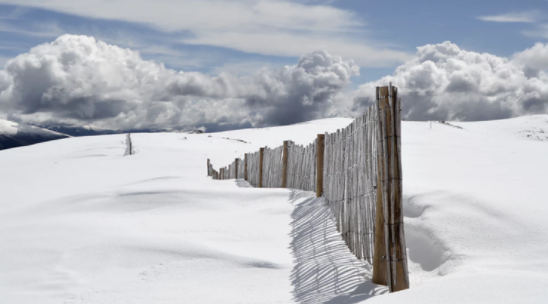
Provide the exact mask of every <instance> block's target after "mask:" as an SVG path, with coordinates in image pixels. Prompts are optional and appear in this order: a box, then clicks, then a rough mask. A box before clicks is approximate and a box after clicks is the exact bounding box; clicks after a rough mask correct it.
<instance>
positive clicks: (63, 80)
mask: <svg viewBox="0 0 548 304" xmlns="http://www.w3.org/2000/svg"><path fill="white" fill-rule="evenodd" d="M547 69H548V45H544V44H541V43H538V44H536V45H535V46H533V47H531V48H530V49H526V50H524V51H523V52H519V53H516V54H514V56H512V57H511V58H504V57H498V56H494V55H491V54H486V53H483V54H480V53H475V52H469V51H465V50H462V49H460V48H459V47H458V46H457V45H455V44H452V43H450V42H444V43H441V44H435V45H430V44H429V45H425V46H422V47H419V48H418V51H417V53H416V55H415V56H414V58H413V59H412V60H409V61H407V62H406V63H405V64H403V65H401V66H399V67H398V68H397V69H396V71H395V72H394V74H393V75H391V76H386V77H383V78H381V79H379V80H377V81H373V82H369V83H366V84H363V85H361V86H359V87H358V89H357V90H355V91H351V90H349V84H350V83H351V78H352V77H353V76H356V75H358V74H359V67H358V66H357V65H356V64H355V63H354V62H353V61H352V60H343V59H342V58H341V57H339V56H334V55H331V54H329V53H327V52H326V51H316V52H312V53H309V54H306V55H303V56H302V57H301V58H300V59H299V60H298V62H297V63H296V64H295V65H291V66H285V67H281V68H278V69H262V70H259V71H257V72H256V73H255V74H253V75H252V76H245V77H238V76H235V75H231V74H228V73H221V74H219V75H217V76H210V75H206V74H202V73H197V72H183V71H175V70H171V69H167V68H165V67H164V66H163V64H161V63H157V62H154V61H147V60H143V59H142V58H141V57H140V55H139V53H137V52H135V51H132V50H130V49H123V48H120V47H117V46H114V45H109V44H106V43H104V42H101V41H97V40H95V39H94V38H93V37H87V36H73V35H63V36H61V37H59V38H58V39H56V40H55V41H53V42H52V43H46V44H43V45H39V46H37V47H35V48H33V49H31V50H30V51H29V52H28V53H24V54H21V55H19V56H17V57H16V58H13V59H10V60H8V61H7V62H6V64H5V68H4V69H3V70H0V109H1V110H0V116H1V117H3V118H8V119H11V120H15V121H18V122H26V123H35V124H41V125H60V124H72V125H79V126H82V125H94V126H98V127H104V128H117V129H150V128H170V127H185V126H187V127H200V126H205V127H206V128H207V129H208V130H209V131H217V130H225V129H234V128H241V127H251V126H253V127H260V126H270V125H284V124H291V123H297V122H302V121H307V120H312V119H317V118H324V117H332V116H355V115H358V114H360V113H361V112H363V111H364V110H365V108H366V107H367V106H368V105H371V104H373V103H374V92H375V87H376V86H384V85H387V84H388V83H389V82H392V83H393V84H394V85H396V86H397V87H398V88H399V90H400V96H401V97H402V99H403V103H402V104H403V117H404V118H405V119H411V120H490V119H502V118H509V117H515V116H521V115H528V114H539V113H546V112H548V75H547V72H546V70H547Z"/></svg>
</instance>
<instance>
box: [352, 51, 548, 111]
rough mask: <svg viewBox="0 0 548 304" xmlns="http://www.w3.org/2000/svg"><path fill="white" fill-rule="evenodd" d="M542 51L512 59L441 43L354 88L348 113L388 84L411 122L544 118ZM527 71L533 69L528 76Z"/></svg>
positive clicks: (546, 56) (546, 91)
mask: <svg viewBox="0 0 548 304" xmlns="http://www.w3.org/2000/svg"><path fill="white" fill-rule="evenodd" d="M547 49H548V46H546V45H542V44H537V45H535V47H533V48H531V49H528V50H525V51H524V52H521V53H517V54H515V55H514V57H513V58H512V59H507V58H504V57H497V56H494V55H491V54H486V53H483V54H480V53H475V52H468V51H464V50H461V49H460V48H459V47H458V46H457V45H455V44H452V43H450V42H444V43H442V44H436V45H430V44H429V45H425V46H422V47H419V48H418V52H417V54H416V56H415V58H414V59H413V60H410V61H408V62H406V63H405V64H403V65H401V66H399V67H398V68H397V69H396V71H395V73H394V75H392V76H386V77H384V78H382V79H380V80H378V81H375V82H369V83H366V84H364V85H362V86H360V87H359V90H358V91H357V92H355V94H354V109H353V110H354V111H356V112H359V111H361V110H363V109H364V107H365V106H367V105H369V104H371V103H373V101H374V96H373V94H374V92H375V87H376V86H384V85H387V84H388V82H392V83H393V84H394V85H396V86H397V87H398V88H399V92H400V95H401V97H402V104H403V110H402V111H403V115H404V116H405V117H406V118H408V119H413V120H432V119H435V120H489V119H501V118H508V117H514V116H520V115H526V114H534V113H546V112H548V75H547V74H546V72H545V71H543V70H542V69H545V68H546V67H547V66H548V65H547V64H548V52H547ZM531 67H537V69H536V70H531Z"/></svg>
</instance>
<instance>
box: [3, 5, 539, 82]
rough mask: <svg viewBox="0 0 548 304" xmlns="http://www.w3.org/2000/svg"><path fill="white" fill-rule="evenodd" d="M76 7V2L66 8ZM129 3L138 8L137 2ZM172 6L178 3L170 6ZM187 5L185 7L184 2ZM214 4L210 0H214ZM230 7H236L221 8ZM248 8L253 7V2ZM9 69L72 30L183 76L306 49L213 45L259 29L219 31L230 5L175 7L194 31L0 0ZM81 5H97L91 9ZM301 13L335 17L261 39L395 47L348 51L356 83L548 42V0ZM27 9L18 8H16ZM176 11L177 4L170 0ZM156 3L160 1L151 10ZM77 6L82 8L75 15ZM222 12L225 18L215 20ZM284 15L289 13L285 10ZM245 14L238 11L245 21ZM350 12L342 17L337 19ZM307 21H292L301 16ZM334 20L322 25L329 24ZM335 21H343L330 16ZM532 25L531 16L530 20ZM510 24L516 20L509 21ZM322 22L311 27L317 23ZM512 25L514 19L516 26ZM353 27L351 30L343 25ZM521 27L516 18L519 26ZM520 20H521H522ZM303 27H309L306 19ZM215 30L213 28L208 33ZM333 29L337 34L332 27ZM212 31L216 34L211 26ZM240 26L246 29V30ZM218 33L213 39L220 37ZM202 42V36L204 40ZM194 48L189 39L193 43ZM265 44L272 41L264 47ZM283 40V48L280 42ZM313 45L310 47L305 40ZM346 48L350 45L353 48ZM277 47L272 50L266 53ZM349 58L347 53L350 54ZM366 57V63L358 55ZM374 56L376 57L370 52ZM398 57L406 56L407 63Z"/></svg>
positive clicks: (276, 61)
mask: <svg viewBox="0 0 548 304" xmlns="http://www.w3.org/2000/svg"><path fill="white" fill-rule="evenodd" d="M70 2H75V3H76V4H74V5H67V4H66V3H70ZM111 2H120V5H121V7H123V5H131V3H132V2H131V1H124V0H122V1H111ZM168 2H169V1H168ZM179 2H181V3H184V2H185V1H179ZM205 2H208V1H205ZM222 2H224V3H227V1H222ZM239 2H240V3H243V5H244V6H245V5H248V6H252V5H253V2H254V1H251V2H250V1H239ZM246 2H248V3H246ZM0 3H2V4H0V41H2V43H1V45H0V62H2V63H3V62H5V61H6V60H7V59H8V58H11V57H14V56H16V55H17V54H19V53H24V52H27V51H28V49H30V48H31V47H34V46H36V45H38V44H41V43H45V42H50V41H52V40H54V39H55V38H56V37H57V36H59V35H61V34H64V33H71V34H84V35H91V36H95V37H96V38H98V39H101V40H104V41H106V42H108V43H111V44H115V45H118V46H122V47H128V48H131V49H134V50H138V51H139V52H140V53H141V55H142V56H143V58H145V59H151V60H156V61H159V62H164V63H165V65H166V67H169V68H173V69H177V70H193V71H199V72H204V73H208V74H212V75H215V74H218V73H219V72H220V71H228V72H232V73H237V74H247V73H252V72H254V71H256V70H257V69H258V68H260V67H275V66H280V65H288V64H295V62H296V61H297V59H298V57H299V56H300V55H301V54H298V51H299V50H298V49H296V50H293V51H288V52H284V51H280V50H273V51H271V52H269V51H265V50H264V48H256V49H255V48H254V47H248V46H246V47H240V46H239V45H238V44H239V43H238V39H246V38H245V36H243V37H242V38H234V39H230V38H229V39H227V41H225V42H222V43H211V40H214V39H216V38H219V37H220V36H223V31H226V32H231V33H242V32H243V33H248V32H249V31H248V29H247V28H246V27H252V26H256V24H257V22H256V21H254V20H251V21H249V22H247V23H246V22H242V23H241V24H238V25H236V26H234V27H233V28H227V29H226V30H223V26H224V24H214V23H215V20H210V21H207V19H208V18H212V19H215V18H217V17H216V16H218V14H223V12H222V10H223V7H222V5H216V4H215V3H211V4H210V5H209V7H206V8H203V7H193V6H192V5H189V10H192V9H194V10H195V12H192V11H187V9H186V8H185V5H184V4H183V5H179V6H176V7H174V10H177V9H179V10H185V11H187V12H186V13H184V14H183V13H182V14H181V18H185V16H187V14H195V15H196V16H199V19H201V20H205V21H203V22H202V24H200V25H199V26H198V27H197V30H194V29H193V26H192V23H190V24H188V23H184V22H182V23H177V22H176V21H175V22H172V23H162V22H161V21H159V20H158V19H161V18H155V17H150V18H148V17H147V16H146V14H144V15H145V16H137V17H135V18H132V17H129V18H128V17H127V16H123V15H120V16H119V17H117V14H116V13H108V12H106V10H109V9H111V8H109V7H106V6H105V11H101V8H100V7H101V6H102V1H87V0H84V1H63V0H57V1H32V0H30V1H27V0H20V1H3V0H2V1H0ZM78 3H81V6H84V7H85V6H86V5H90V6H92V7H95V9H93V10H92V11H91V12H87V11H86V10H87V9H86V8H82V9H78V6H79V5H78ZM294 3H297V4H298V5H299V9H303V8H304V10H305V12H306V8H307V7H310V8H311V14H313V13H314V12H312V8H314V7H319V6H321V7H326V8H331V9H333V10H332V12H330V13H323V14H322V13H318V16H317V17H316V18H318V19H317V20H319V21H318V23H321V24H322V27H325V28H322V29H320V30H315V29H309V28H306V27H303V26H302V24H300V23H299V22H297V21H294V20H289V21H287V23H288V24H287V25H286V26H285V28H281V29H276V27H277V26H278V24H277V21H276V20H272V21H266V22H265V23H264V24H261V25H260V27H258V28H257V29H256V30H254V31H253V35H261V36H263V37H265V39H268V37H270V36H271V37H272V39H273V40H275V39H278V38H280V37H279V36H281V35H280V33H283V34H284V35H285V37H281V38H280V39H281V40H280V44H283V43H293V44H294V42H295V41H299V39H300V38H301V37H303V36H307V35H310V36H317V38H315V41H322V40H325V41H326V43H325V45H324V46H325V49H326V50H327V51H329V52H331V53H334V54H337V53H339V52H337V51H338V50H339V49H341V48H344V47H345V46H346V45H348V46H352V45H353V43H354V44H357V45H362V46H368V47H372V48H375V49H376V50H375V51H374V52H377V53H382V52H383V50H385V49H387V50H390V51H396V52H400V54H398V55H396V56H393V57H396V58H392V59H390V58H389V59H381V60H379V61H378V62H377V60H372V62H368V61H367V60H363V58H352V56H351V55H352V54H341V55H343V57H344V58H345V59H354V60H355V61H356V62H357V63H358V65H360V67H361V75H360V76H359V77H355V78H354V79H353V83H354V84H355V85H358V84H361V83H363V82H366V81H372V80H375V79H378V78H380V77H381V76H384V75H389V74H391V73H392V72H393V71H394V69H395V67H397V66H398V65H400V64H401V63H402V62H403V61H404V60H405V55H404V54H409V56H411V55H412V54H413V53H415V51H416V47H417V46H422V45H425V44H435V43H441V42H443V41H447V40H449V41H451V42H453V43H456V44H457V45H458V46H459V47H461V48H462V49H465V50H469V51H475V52H480V53H481V52H488V53H491V54H494V55H499V56H511V55H512V54H513V53H515V52H519V51H522V50H524V49H526V48H528V47H531V46H532V45H533V44H534V43H535V42H539V41H540V42H543V41H545V40H546V38H547V37H548V28H543V24H544V23H546V24H548V18H547V17H548V16H547V11H546V8H547V6H548V2H547V1H543V0H525V1H514V0H504V1H469V0H462V1H428V0H427V1H364V0H360V1H358V0H339V1H300V2H299V1H297V2H294ZM14 4H19V5H14ZM168 4H169V3H168ZM150 5H155V4H150ZM74 7H76V8H74ZM218 9H220V10H221V11H220V12H216V13H211V14H209V12H208V10H209V11H210V12H213V11H215V10H218ZM281 9H284V8H281ZM163 10H170V7H169V5H166V6H165V7H164V8H159V9H157V11H158V12H157V13H158V14H162V12H163ZM238 12H239V11H238V10H237V9H235V10H234V13H235V14H237V13H238ZM339 12H343V14H342V15H341V14H337V13H339ZM505 15H506V16H510V17H511V16H518V17H519V16H521V18H522V19H523V20H521V21H522V22H500V21H504V18H502V19H501V20H499V22H495V21H484V20H481V19H480V18H478V17H485V16H505ZM300 17H301V16H300V15H298V14H296V15H295V16H288V18H289V19H298V18H300ZM324 17H325V19H322V18H324ZM331 18H334V19H331ZM528 18H529V19H528ZM507 19H508V18H507ZM317 20H316V19H313V20H312V21H314V22H316V21H317ZM509 20H510V19H509ZM344 21H348V24H341V23H342V22H344ZM513 21H516V20H513ZM517 21H520V20H517ZM303 22H307V20H304V21H303ZM208 23H213V25H211V26H209V25H208ZM331 23H332V24H334V25H333V28H334V30H333V32H330V29H329V27H330V24H331ZM208 27H209V28H208ZM238 27H241V28H238ZM211 32H213V34H211ZM341 37H344V39H343V40H344V41H343V42H342V44H343V45H342V46H339V47H337V48H333V50H332V49H330V45H332V44H333V41H334V40H337V39H339V38H341ZM196 38H197V39H196ZM187 41H190V43H189V42H187ZM258 43H263V42H262V41H259V42H258ZM273 43H274V42H273ZM303 43H305V44H306V41H303ZM345 44H346V45H345ZM265 48H268V46H265ZM345 55H346V56H345ZM358 57H359V56H358ZM363 57H367V55H363ZM398 57H399V58H398Z"/></svg>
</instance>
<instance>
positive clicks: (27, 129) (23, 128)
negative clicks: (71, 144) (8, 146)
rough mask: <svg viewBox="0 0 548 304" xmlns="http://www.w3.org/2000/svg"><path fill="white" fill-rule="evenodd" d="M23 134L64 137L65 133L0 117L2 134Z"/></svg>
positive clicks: (0, 132) (0, 131)
mask: <svg viewBox="0 0 548 304" xmlns="http://www.w3.org/2000/svg"><path fill="white" fill-rule="evenodd" d="M18 133H19V134H21V133H23V135H34V136H37V135H41V136H46V137H48V136H49V137H66V136H67V135H65V134H62V133H57V132H54V131H50V130H46V129H42V128H38V127H35V126H31V125H26V124H19V123H16V122H13V121H9V120H5V119H0V134H2V135H16V134H18Z"/></svg>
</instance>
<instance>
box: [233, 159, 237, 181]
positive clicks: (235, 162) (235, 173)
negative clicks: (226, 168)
mask: <svg viewBox="0 0 548 304" xmlns="http://www.w3.org/2000/svg"><path fill="white" fill-rule="evenodd" d="M234 179H238V159H237V158H236V159H235V160H234Z"/></svg>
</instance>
